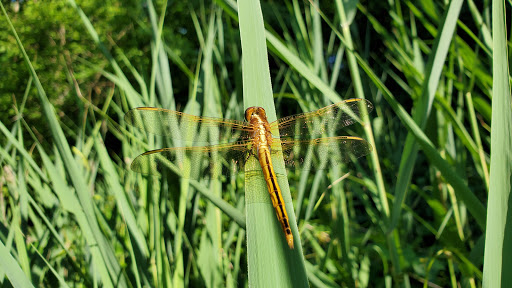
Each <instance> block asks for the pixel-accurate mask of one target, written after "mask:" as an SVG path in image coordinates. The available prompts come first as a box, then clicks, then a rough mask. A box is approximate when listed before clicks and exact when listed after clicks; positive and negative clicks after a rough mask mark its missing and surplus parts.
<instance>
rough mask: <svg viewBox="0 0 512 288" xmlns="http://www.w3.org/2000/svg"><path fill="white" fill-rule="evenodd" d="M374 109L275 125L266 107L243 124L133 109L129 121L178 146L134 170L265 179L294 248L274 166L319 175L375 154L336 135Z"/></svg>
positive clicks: (144, 157)
mask: <svg viewBox="0 0 512 288" xmlns="http://www.w3.org/2000/svg"><path fill="white" fill-rule="evenodd" d="M372 109H373V105H372V103H371V102H370V101H368V100H365V99H358V98H356V99H348V100H345V101H342V102H339V103H335V104H332V105H329V106H327V107H324V108H320V109H318V110H315V111H312V112H306V113H301V114H296V115H292V116H287V117H283V118H280V119H278V120H276V121H273V122H270V123H269V122H268V120H267V116H266V112H265V109H263V108H262V107H249V108H247V109H246V111H245V121H239V120H232V119H222V118H213V117H200V116H194V115H190V114H186V113H182V112H178V111H173V110H167V109H161V108H152V107H141V108H135V109H132V110H130V111H128V112H127V113H126V115H125V122H126V123H128V124H130V125H132V126H134V127H137V128H139V129H140V130H142V131H145V132H148V133H151V134H156V135H162V136H168V137H169V138H170V140H172V142H173V146H175V147H172V148H162V149H156V150H152V151H148V152H145V153H143V154H140V155H139V156H137V157H136V158H135V159H134V160H133V162H132V164H131V169H132V170H133V171H135V172H139V173H142V174H150V175H162V174H163V173H165V172H164V171H166V170H169V169H170V170H173V167H174V171H175V172H176V173H179V174H181V177H183V178H191V179H201V178H205V177H206V176H207V175H211V177H219V176H223V175H230V174H231V175H233V174H234V173H237V172H238V171H244V172H245V173H248V172H253V173H257V174H259V175H260V176H263V178H264V180H265V182H266V185H267V189H268V193H269V194H270V198H271V201H272V205H273V207H274V209H275V212H276V215H277V220H278V221H279V223H280V224H281V228H282V230H283V232H284V236H285V239H286V243H287V244H288V246H289V247H290V249H293V247H294V238H293V234H292V231H291V227H290V223H289V218H288V213H287V211H286V207H285V203H284V200H283V196H282V192H281V188H280V186H279V184H278V181H277V175H280V174H276V172H275V169H274V163H277V162H278V161H283V160H284V165H285V166H286V168H289V169H295V170H299V169H300V170H303V171H314V170H322V169H327V168H329V167H335V166H337V165H340V164H341V163H345V162H349V161H351V160H355V159H356V158H358V157H362V156H364V155H366V154H368V153H370V152H371V151H372V146H371V145H370V144H369V143H368V142H367V141H366V140H364V139H362V138H359V137H354V136H333V135H336V133H338V132H339V130H340V129H341V128H344V127H346V126H348V125H351V124H353V123H356V122H360V121H361V117H363V116H365V115H367V114H368V113H369V112H371V111H372ZM199 144H201V145H199ZM179 146H183V147H179ZM281 159H282V160H281ZM246 177H247V174H246ZM280 177H282V176H280Z"/></svg>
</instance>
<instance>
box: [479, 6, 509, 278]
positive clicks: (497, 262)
mask: <svg viewBox="0 0 512 288" xmlns="http://www.w3.org/2000/svg"><path fill="white" fill-rule="evenodd" d="M504 8H505V7H504V3H503V2H500V1H493V3H492V30H493V31H492V35H493V48H494V50H493V97H492V126H491V172H490V175H489V176H490V185H489V203H488V209H487V231H486V233H485V255H484V279H483V283H482V284H483V287H484V288H490V287H506V286H508V285H510V283H512V275H511V273H510V268H511V265H512V260H511V259H512V243H511V241H510V239H511V238H510V237H511V235H512V216H511V214H512V213H510V211H511V210H510V209H511V208H512V202H511V198H510V190H511V189H512V103H511V101H510V83H509V77H510V75H509V71H508V55H507V52H508V44H507V24H506V18H505V14H504Z"/></svg>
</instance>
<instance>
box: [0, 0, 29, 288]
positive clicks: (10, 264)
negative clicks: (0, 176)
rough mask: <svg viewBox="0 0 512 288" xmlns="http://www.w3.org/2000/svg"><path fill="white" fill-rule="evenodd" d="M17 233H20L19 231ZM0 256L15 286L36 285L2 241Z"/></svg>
mask: <svg viewBox="0 0 512 288" xmlns="http://www.w3.org/2000/svg"><path fill="white" fill-rule="evenodd" d="M0 5H2V4H0ZM2 9H3V6H2ZM15 233H19V231H18V232H15ZM0 258H2V261H0V268H1V269H2V271H3V272H4V273H5V275H6V276H7V279H9V281H10V282H11V284H12V286H13V287H15V288H18V287H19V288H25V287H34V286H33V285H32V283H31V282H30V279H29V278H28V277H27V275H25V273H23V269H21V267H20V266H19V264H18V262H17V261H16V260H15V259H14V258H13V257H12V255H11V253H9V250H7V248H6V247H5V246H4V243H3V242H2V241H0Z"/></svg>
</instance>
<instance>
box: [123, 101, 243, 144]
mask: <svg viewBox="0 0 512 288" xmlns="http://www.w3.org/2000/svg"><path fill="white" fill-rule="evenodd" d="M124 119H125V121H126V123H128V124H130V125H132V126H134V127H137V128H139V129H140V130H141V131H145V132H148V133H152V134H155V135H162V136H172V138H173V140H175V141H174V142H178V141H176V140H177V139H179V140H181V141H182V142H179V144H176V146H178V145H183V143H210V144H220V143H229V142H233V141H237V140H238V141H243V140H248V139H249V137H250V131H251V130H252V129H251V127H250V126H249V125H248V123H247V122H243V121H238V120H231V119H222V118H213V117H199V116H194V115H190V114H186V113H182V112H178V111H173V110H167V109H161V108H152V107H141V108H135V109H132V110H130V111H128V112H127V113H126V114H125V116H124ZM201 129H206V130H203V131H201ZM213 130H218V131H217V132H216V133H215V134H217V135H219V136H216V137H215V136H212V135H215V134H212V133H210V132H209V131H213ZM204 131H206V132H207V133H206V134H207V135H208V136H204V134H205V133H202V132H204Z"/></svg>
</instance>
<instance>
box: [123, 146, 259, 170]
mask: <svg viewBox="0 0 512 288" xmlns="http://www.w3.org/2000/svg"><path fill="white" fill-rule="evenodd" d="M251 145H252V141H240V142H235V143H230V144H222V145H212V146H202V147H177V148H164V149H157V150H152V151H148V152H145V153H143V154H141V155H139V156H137V158H135V159H134V160H133V162H132V164H131V169H132V170H133V171H135V172H138V173H141V174H150V175H157V176H161V175H162V174H165V173H166V172H168V171H173V172H175V173H176V174H178V175H180V176H182V177H183V178H187V179H204V178H208V176H222V175H224V176H227V175H233V174H234V173H237V172H239V171H242V172H243V171H244V167H245V165H246V162H247V161H248V160H249V159H250V157H254V156H251V153H250V151H251ZM253 162H254V161H251V163H253ZM256 163H257V161H256ZM251 165H252V164H251ZM258 165H259V164H258ZM256 168H257V167H253V169H256Z"/></svg>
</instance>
